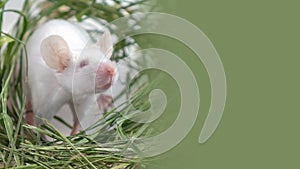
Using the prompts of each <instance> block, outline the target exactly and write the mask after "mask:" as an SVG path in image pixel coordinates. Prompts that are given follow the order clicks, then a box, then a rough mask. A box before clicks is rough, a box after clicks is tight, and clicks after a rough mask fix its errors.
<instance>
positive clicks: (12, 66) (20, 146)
mask: <svg viewBox="0 0 300 169" xmlns="http://www.w3.org/2000/svg"><path fill="white" fill-rule="evenodd" d="M105 2H106V1H104V2H103V3H96V1H88V0H76V1H75V0H68V1H67V0H47V1H44V2H42V3H40V4H39V5H38V7H39V8H40V9H42V10H41V11H40V12H39V13H38V14H37V15H33V14H32V6H33V4H34V3H33V1H28V0H27V1H25V4H24V8H23V9H22V10H20V11H17V10H4V6H5V3H6V1H1V2H0V10H1V12H0V28H2V19H3V18H2V16H3V13H6V12H13V13H16V14H18V15H20V19H19V20H18V22H17V24H16V25H15V26H14V31H13V32H12V33H11V34H8V33H6V32H3V31H2V29H1V34H0V48H1V56H0V77H1V82H0V89H1V94H0V112H1V113H0V149H1V151H0V168H2V167H5V168H10V167H11V168H114V169H118V168H128V169H129V168H140V167H142V166H143V165H142V160H143V159H140V158H138V157H137V156H125V155H124V156H123V155H122V153H123V152H131V151H132V153H133V154H134V153H135V152H134V150H133V149H132V148H131V145H130V142H128V141H126V139H127V138H130V137H133V136H134V137H135V138H136V137H140V136H142V135H145V134H144V133H149V132H148V131H147V130H149V129H148V126H146V125H143V124H139V123H135V122H132V121H130V120H127V119H125V118H124V117H123V116H122V113H123V112H122V111H125V110H126V108H127V107H128V106H129V103H133V104H134V105H136V106H135V108H141V109H146V108H149V103H148V102H147V101H144V99H141V98H143V97H146V96H147V95H148V94H149V88H148V87H144V88H143V87H142V88H141V89H140V90H139V91H138V92H136V93H135V95H134V96H133V97H132V98H129V100H128V102H125V103H124V104H122V105H120V109H118V110H117V109H114V110H111V111H110V112H106V113H105V115H104V117H103V118H102V119H100V120H99V121H98V122H97V123H95V124H93V125H92V126H91V127H90V128H88V129H86V130H91V129H92V128H95V129H96V130H95V132H94V133H92V134H89V135H87V134H86V131H82V132H80V133H78V134H76V135H72V136H68V137H66V136H64V135H63V134H61V133H60V132H59V131H58V130H57V129H56V128H55V127H54V126H53V125H52V124H50V123H48V122H47V121H45V124H44V125H43V128H37V127H35V126H29V125H26V124H25V123H24V118H23V115H24V110H25V98H26V97H25V96H26V90H23V85H24V83H27V82H26V80H25V82H24V81H22V76H23V73H24V72H22V71H21V70H22V69H21V68H20V67H19V66H20V65H19V63H22V58H26V57H23V55H24V54H25V56H26V50H25V44H26V41H27V39H28V38H29V37H30V35H31V33H32V32H33V31H34V30H35V28H36V27H37V25H38V24H40V23H43V22H45V21H46V20H49V19H52V18H62V19H70V18H72V17H75V18H76V19H77V21H78V22H81V21H83V20H84V19H86V18H101V19H102V20H99V19H98V21H99V22H102V21H103V20H105V21H107V22H110V21H113V20H115V19H118V18H120V17H123V16H124V15H129V14H132V13H135V12H137V11H139V10H141V9H142V8H139V7H135V6H138V5H140V4H142V3H144V1H143V0H140V1H137V2H136V3H129V4H127V5H126V6H124V5H122V4H121V3H120V1H118V0H114V2H115V4H114V5H109V4H107V3H105ZM134 44H135V43H132V41H130V42H127V41H121V42H120V43H118V44H117V45H116V46H115V51H114V55H113V59H114V60H115V61H119V60H121V59H123V58H126V56H127V53H126V52H125V50H124V48H125V47H128V46H129V45H134ZM25 77H27V76H26V75H25ZM123 94H124V93H123ZM8 102H9V103H10V104H11V109H10V108H9V105H8ZM121 107H122V109H121ZM56 119H58V120H59V121H61V122H62V123H63V124H65V125H68V124H67V123H65V122H64V120H63V119H60V118H56ZM146 131H147V132H146ZM99 133H100V134H99ZM41 135H47V136H49V137H51V138H52V139H53V141H49V140H45V139H43V138H42V137H41ZM104 138H105V139H104ZM124 140H125V141H124Z"/></svg>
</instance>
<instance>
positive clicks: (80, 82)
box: [23, 20, 112, 124]
mask: <svg viewBox="0 0 300 169" xmlns="http://www.w3.org/2000/svg"><path fill="white" fill-rule="evenodd" d="M50 35H58V36H61V37H62V38H63V39H64V40H65V41H66V43H67V45H68V47H69V49H70V51H71V56H72V57H71V60H70V64H69V65H68V67H67V68H66V69H65V70H63V71H62V72H59V71H58V70H55V69H53V68H50V67H49V66H48V65H47V64H46V63H45V61H44V59H43V57H42V56H41V50H43V49H40V46H41V43H42V41H43V40H44V39H45V38H47V37H49V36H50ZM89 39H90V38H89V36H88V34H87V33H86V32H85V31H84V30H83V29H81V28H80V27H79V26H76V25H74V24H72V23H70V22H67V21H64V20H52V21H49V22H47V23H45V24H43V25H42V26H41V27H40V28H38V29H37V30H36V31H35V32H34V33H33V34H32V36H31V37H30V39H29V41H28V43H27V52H28V83H29V90H30V93H31V100H30V102H31V103H32V106H33V111H34V113H35V115H36V116H38V117H42V118H46V119H51V118H52V117H53V116H54V115H55V114H56V113H57V112H58V110H59V109H60V108H61V107H62V106H63V105H65V104H69V105H70V107H71V110H72V109H73V110H74V109H75V110H76V113H81V114H77V115H78V116H79V118H81V116H84V114H85V113H86V112H85V110H87V107H88V105H87V104H88V103H87V102H89V101H90V100H92V99H94V92H95V80H94V79H95V72H96V70H97V68H98V65H99V62H110V61H109V57H110V56H105V55H104V54H103V53H104V51H101V50H100V49H101V47H99V46H96V45H88V42H89ZM104 40H105V39H104ZM108 41H109V40H108ZM109 43H111V40H110V41H109ZM87 45H88V46H87ZM105 45H107V44H105ZM107 46H109V47H111V48H112V44H111V45H107ZM84 59H88V62H89V64H88V65H87V66H85V67H83V68H79V63H80V61H82V60H84ZM23 60H25V59H23ZM23 68H25V62H23ZM74 101H76V104H75V105H73V102H74ZM73 113H75V112H73ZM36 120H37V119H36ZM39 123H40V121H37V124H39Z"/></svg>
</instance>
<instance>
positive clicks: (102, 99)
mask: <svg viewBox="0 0 300 169" xmlns="http://www.w3.org/2000/svg"><path fill="white" fill-rule="evenodd" d="M97 103H98V106H99V109H100V111H101V112H102V113H104V112H107V110H109V109H111V108H113V107H114V104H113V98H112V96H111V95H107V94H100V96H99V97H98V99H97Z"/></svg>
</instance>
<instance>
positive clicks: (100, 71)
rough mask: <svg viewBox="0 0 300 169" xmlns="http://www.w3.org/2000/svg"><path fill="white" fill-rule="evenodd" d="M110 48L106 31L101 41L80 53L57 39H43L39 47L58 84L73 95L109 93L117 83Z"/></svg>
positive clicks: (109, 40) (111, 45)
mask: <svg viewBox="0 0 300 169" xmlns="http://www.w3.org/2000/svg"><path fill="white" fill-rule="evenodd" d="M112 50H113V44H112V39H111V35H110V33H109V31H105V32H104V34H103V35H102V37H101V38H100V40H99V41H98V42H97V43H96V44H93V45H90V46H88V47H85V48H84V49H83V50H82V51H80V52H79V53H75V52H72V51H71V50H70V48H69V46H68V44H67V42H66V41H65V40H64V39H63V37H61V36H58V35H51V36H49V37H47V38H45V39H44V40H43V41H42V43H41V46H40V52H41V55H42V57H43V59H44V61H45V62H46V64H47V65H48V66H49V67H50V68H52V69H54V70H55V76H56V78H57V81H58V83H59V84H60V85H61V86H62V87H64V88H65V89H66V90H68V91H69V92H72V93H73V94H79V95H81V94H86V93H93V92H96V93H99V92H103V91H105V90H107V89H109V88H110V87H111V85H112V83H113V82H114V81H115V79H116V73H117V72H116V65H115V64H114V63H113V62H111V61H110V60H109V59H110V57H111V55H112Z"/></svg>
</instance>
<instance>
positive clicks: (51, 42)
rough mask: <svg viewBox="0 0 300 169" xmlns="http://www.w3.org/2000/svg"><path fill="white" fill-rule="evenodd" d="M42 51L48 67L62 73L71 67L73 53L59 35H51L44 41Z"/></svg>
mask: <svg viewBox="0 0 300 169" xmlns="http://www.w3.org/2000/svg"><path fill="white" fill-rule="evenodd" d="M40 51H41V55H42V57H43V59H44V60H45V62H46V63H47V65H48V66H49V67H51V68H53V69H56V70H58V71H59V72H62V71H63V70H64V69H65V68H66V67H68V66H69V64H70V60H71V52H70V49H69V47H68V44H67V42H66V41H65V40H64V39H63V38H62V37H61V36H58V35H51V36H49V37H47V38H46V39H44V40H43V41H42V44H41V46H40Z"/></svg>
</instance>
